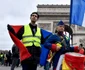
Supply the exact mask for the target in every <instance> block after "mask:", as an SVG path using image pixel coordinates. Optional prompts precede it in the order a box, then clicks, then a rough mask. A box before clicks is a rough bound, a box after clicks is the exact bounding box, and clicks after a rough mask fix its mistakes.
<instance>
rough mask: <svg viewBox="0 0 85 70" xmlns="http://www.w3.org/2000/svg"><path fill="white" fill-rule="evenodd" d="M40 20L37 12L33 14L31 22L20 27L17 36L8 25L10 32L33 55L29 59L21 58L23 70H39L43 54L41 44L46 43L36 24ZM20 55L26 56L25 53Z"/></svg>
mask: <svg viewBox="0 0 85 70" xmlns="http://www.w3.org/2000/svg"><path fill="white" fill-rule="evenodd" d="M38 19H39V14H38V13H37V12H33V13H32V14H31V15H30V20H31V22H30V23H29V24H27V25H24V26H22V27H20V29H19V31H18V32H17V33H16V34H15V33H14V31H13V29H12V28H11V27H10V26H9V25H8V30H9V31H10V32H11V33H12V34H14V35H15V36H16V37H17V38H18V39H19V40H22V43H23V44H24V46H25V47H26V49H27V50H28V52H29V53H30V54H31V57H30V58H28V59H24V58H25V57H22V58H21V65H22V70H37V65H38V63H39V60H40V54H41V44H43V43H44V41H45V39H44V36H43V32H42V29H40V28H38V27H37V24H36V21H37V20H38ZM14 41H15V40H14ZM15 42H16V41H15ZM17 42H18V41H17ZM18 45H19V44H18ZM19 49H20V48H19ZM21 50H24V49H21ZM21 53H22V52H21ZM20 55H25V53H23V54H20Z"/></svg>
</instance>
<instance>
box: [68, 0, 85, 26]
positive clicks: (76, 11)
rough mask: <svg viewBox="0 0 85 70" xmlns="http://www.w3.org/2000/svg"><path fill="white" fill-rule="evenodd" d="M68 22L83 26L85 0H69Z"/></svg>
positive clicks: (84, 24) (84, 23)
mask: <svg viewBox="0 0 85 70" xmlns="http://www.w3.org/2000/svg"><path fill="white" fill-rule="evenodd" d="M70 23H71V24H76V25H79V26H83V27H85V0H71V8H70Z"/></svg>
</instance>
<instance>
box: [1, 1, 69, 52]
mask: <svg viewBox="0 0 85 70" xmlns="http://www.w3.org/2000/svg"><path fill="white" fill-rule="evenodd" d="M38 4H70V0H0V49H1V50H10V49H11V47H12V44H13V42H12V40H11V39H10V37H9V35H8V31H7V27H6V26H7V24H15V25H17V24H28V23H29V22H30V20H29V17H30V14H31V13H32V12H33V11H37V7H36V6H37V5H38Z"/></svg>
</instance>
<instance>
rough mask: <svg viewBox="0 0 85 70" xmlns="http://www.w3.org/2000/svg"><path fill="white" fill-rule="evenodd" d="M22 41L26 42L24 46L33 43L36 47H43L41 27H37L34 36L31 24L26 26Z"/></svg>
mask: <svg viewBox="0 0 85 70" xmlns="http://www.w3.org/2000/svg"><path fill="white" fill-rule="evenodd" d="M22 42H23V43H24V46H26V47H27V46H32V45H33V44H34V45H35V46H36V47H41V46H40V44H41V32H40V28H37V31H36V33H35V36H33V34H32V31H31V28H30V26H29V25H25V26H24V34H23V38H22Z"/></svg>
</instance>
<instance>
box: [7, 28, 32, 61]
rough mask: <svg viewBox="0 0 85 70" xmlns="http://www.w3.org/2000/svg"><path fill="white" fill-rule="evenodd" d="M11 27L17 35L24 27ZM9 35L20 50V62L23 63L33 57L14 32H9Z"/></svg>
mask: <svg viewBox="0 0 85 70" xmlns="http://www.w3.org/2000/svg"><path fill="white" fill-rule="evenodd" d="M11 27H12V28H13V29H14V31H15V33H17V32H18V31H19V29H20V28H21V27H22V26H11ZM9 34H10V37H11V39H12V40H13V42H14V43H15V44H16V46H17V47H18V48H19V52H20V61H23V60H25V59H27V58H29V57H31V54H30V53H29V52H28V50H27V49H26V47H25V46H24V45H23V43H22V42H21V41H20V40H19V39H18V38H17V37H16V36H15V35H14V34H13V33H12V32H10V30H9Z"/></svg>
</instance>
